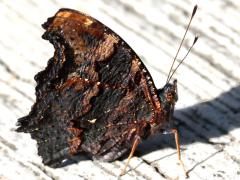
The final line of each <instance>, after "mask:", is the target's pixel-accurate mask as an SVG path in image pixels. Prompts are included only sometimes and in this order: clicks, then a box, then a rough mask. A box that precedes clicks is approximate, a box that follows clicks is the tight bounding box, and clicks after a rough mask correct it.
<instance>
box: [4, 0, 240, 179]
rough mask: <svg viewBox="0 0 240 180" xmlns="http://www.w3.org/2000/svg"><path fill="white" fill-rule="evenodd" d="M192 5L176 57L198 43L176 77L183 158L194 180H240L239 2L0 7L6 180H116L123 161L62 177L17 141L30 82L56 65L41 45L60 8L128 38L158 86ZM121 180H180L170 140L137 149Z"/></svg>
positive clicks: (32, 146) (80, 161)
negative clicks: (49, 65) (43, 25)
mask: <svg viewBox="0 0 240 180" xmlns="http://www.w3.org/2000/svg"><path fill="white" fill-rule="evenodd" d="M194 3H198V5H199V9H198V12H197V14H196V17H195V19H194V20H193V24H192V26H191V29H190V32H189V35H188V37H187V40H186V43H184V47H183V48H182V52H181V53H180V56H179V57H183V56H184V54H185V53H186V49H188V48H189V46H190V45H191V43H192V40H193V38H194V35H195V34H198V35H200V39H199V41H198V43H197V44H196V46H195V48H194V49H193V51H192V53H191V54H190V55H189V56H188V58H187V60H186V61H185V63H184V64H183V65H182V66H181V67H180V68H179V70H178V71H177V73H176V74H175V76H174V77H176V78H177V79H178V87H179V102H178V103H177V109H176V112H175V118H176V120H177V122H178V125H179V128H180V131H181V144H182V149H183V150H182V158H183V160H184V162H185V165H186V168H187V170H189V171H190V173H189V175H190V179H240V86H239V82H240V53H239V52H240V36H239V34H240V6H239V1H237V0H235V1H234V0H222V1H218V0H212V1H199V2H198V1H195V2H192V1H191V0H186V1H175V0H168V1H166V0H161V1H160V0H158V1H157V0H156V1H155V0H148V1H144V0H131V1H128V0H118V1H112V0H102V1H98V0H96V1H93V0H92V1H90V0H82V1H74V0H69V1H55V0H52V1H47V0H41V1H33V0H29V1H24V0H19V1H9V0H3V1H0V22H1V28H0V37H1V38H0V72H1V75H0V179H44V180H45V179H101V178H104V179H116V178H117V176H118V175H119V173H120V170H121V168H122V167H123V166H124V163H125V161H126V160H119V161H115V162H113V163H101V162H93V161H91V160H88V159H87V158H85V157H84V156H78V157H74V158H73V161H74V162H77V163H73V164H71V165H69V166H66V167H64V168H59V169H52V168H49V167H46V166H43V164H42V163H41V158H40V157H39V156H37V148H36V142H35V141H34V140H32V139H31V138H30V135H29V134H24V133H16V132H15V131H14V129H15V128H16V126H15V123H16V121H17V119H18V118H19V117H21V116H23V115H26V114H27V113H28V112H29V110H30V108H31V105H32V104H33V102H34V99H35V95H34V87H35V81H34V79H33V77H34V75H35V74H36V73H37V72H38V71H40V70H42V69H43V68H44V67H45V66H46V63H47V60H48V59H49V58H50V57H52V56H53V47H52V46H51V44H50V43H48V42H46V41H44V40H42V39H41V35H42V33H43V29H42V28H41V26H40V25H41V23H43V22H45V21H46V19H47V18H48V17H49V16H52V15H53V14H54V13H55V12H56V11H57V10H58V9H59V8H60V7H69V8H74V9H77V10H81V11H83V12H86V13H88V14H90V15H91V16H93V17H95V18H97V19H98V20H100V21H101V22H103V23H104V24H106V25H108V26H109V27H111V28H112V29H113V30H114V31H115V32H117V33H118V34H119V35H120V36H122V37H123V38H124V39H125V40H126V41H127V42H128V43H129V44H130V46H131V47H132V48H133V49H134V50H135V51H136V52H137V54H138V55H139V56H140V57H141V58H142V60H143V61H144V63H145V64H146V66H147V67H148V69H149V70H150V72H151V74H152V76H153V78H154V80H155V83H156V85H157V87H161V86H162V85H163V84H164V83H165V81H166V76H167V73H168V71H169V66H170V63H171V61H172V59H173V56H174V55H175V52H176V50H177V48H178V45H179V44H180V40H181V38H182V35H183V33H184V30H185V26H186V24H187V22H188V19H189V16H190V13H191V11H192V8H193V6H194V5H195V4H194ZM130 167H131V170H130V171H129V172H128V173H127V174H126V175H125V176H122V177H121V179H176V178H178V177H180V178H182V177H183V176H182V174H181V168H179V165H178V162H177V155H176V150H175V145H174V139H173V137H172V136H168V135H158V136H156V137H154V138H152V139H150V140H149V141H146V142H144V143H143V144H142V145H140V146H139V148H138V150H137V153H136V154H135V156H134V158H132V160H131V163H130Z"/></svg>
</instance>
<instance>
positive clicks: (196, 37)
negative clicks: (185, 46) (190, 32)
mask: <svg viewBox="0 0 240 180" xmlns="http://www.w3.org/2000/svg"><path fill="white" fill-rule="evenodd" d="M198 38H199V36H195V38H194V41H193V44H195V43H196V42H197V40H198Z"/></svg>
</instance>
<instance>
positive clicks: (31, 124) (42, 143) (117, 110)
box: [18, 9, 160, 164]
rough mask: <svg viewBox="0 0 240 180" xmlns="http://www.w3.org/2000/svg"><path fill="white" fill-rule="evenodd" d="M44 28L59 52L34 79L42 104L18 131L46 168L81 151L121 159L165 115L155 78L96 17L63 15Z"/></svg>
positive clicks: (38, 101) (74, 13)
mask: <svg viewBox="0 0 240 180" xmlns="http://www.w3.org/2000/svg"><path fill="white" fill-rule="evenodd" d="M43 27H44V29H46V32H45V33H44V35H43V38H44V39H47V40H49V41H50V42H51V43H52V44H53V45H54V48H55V53H54V57H53V58H51V59H50V60H49V62H48V65H47V67H46V69H45V70H44V71H42V72H40V73H38V74H37V75H36V76H35V80H36V82H37V87H36V103H35V104H34V105H33V107H32V110H31V112H30V113H29V115H28V116H26V117H23V118H21V119H19V121H18V122H19V125H20V127H19V128H18V131H21V132H29V133H31V136H32V137H33V138H34V139H36V140H37V143H38V153H39V155H41V156H42V158H43V162H44V163H45V164H52V163H53V161H55V162H58V161H59V162H60V161H61V159H62V158H65V157H66V155H68V154H69V155H71V154H76V153H78V152H81V151H84V152H86V153H88V154H89V155H90V156H91V157H93V158H100V159H103V160H107V161H111V160H114V159H116V158H117V157H119V156H121V155H122V153H123V152H125V151H126V150H128V149H129V148H131V145H132V144H131V143H132V140H133V139H134V137H135V136H136V134H140V135H141V136H142V137H143V136H144V135H146V133H147V131H148V129H149V128H150V127H148V126H149V124H148V122H150V121H153V120H155V119H156V116H158V114H157V113H160V110H159V109H160V102H159V100H158V98H157V95H156V89H155V86H154V84H153V83H152V78H151V76H150V74H149V73H148V71H147V70H146V68H145V66H144V65H143V64H142V62H141V61H140V59H139V58H138V56H137V55H136V54H135V53H134V51H133V50H132V49H131V48H130V47H129V46H128V45H127V44H126V43H125V42H124V41H123V40H122V39H121V38H120V37H119V36H118V35H116V34H115V33H114V32H113V31H112V30H110V29H109V28H108V27H106V26H104V25H103V24H102V23H100V22H99V21H97V20H95V19H93V18H92V17H89V16H87V15H84V14H82V13H80V12H77V11H74V10H70V9H61V10H59V11H58V12H57V13H56V15H55V16H54V17H52V18H49V19H48V21H47V22H46V23H45V24H43ZM117 154H118V155H117Z"/></svg>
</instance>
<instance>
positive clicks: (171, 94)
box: [158, 80, 178, 121]
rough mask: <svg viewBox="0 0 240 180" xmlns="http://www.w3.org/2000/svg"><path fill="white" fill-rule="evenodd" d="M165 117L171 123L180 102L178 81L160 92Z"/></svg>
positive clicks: (168, 84) (169, 84)
mask: <svg viewBox="0 0 240 180" xmlns="http://www.w3.org/2000/svg"><path fill="white" fill-rule="evenodd" d="M158 96H159V98H160V101H161V106H162V110H163V113H164V117H165V118H166V120H167V121H170V120H171V118H172V115H173V110H174V106H175V103H176V102H177V100H178V93H177V80H174V81H173V83H167V84H166V85H165V86H164V87H163V88H162V89H159V90H158Z"/></svg>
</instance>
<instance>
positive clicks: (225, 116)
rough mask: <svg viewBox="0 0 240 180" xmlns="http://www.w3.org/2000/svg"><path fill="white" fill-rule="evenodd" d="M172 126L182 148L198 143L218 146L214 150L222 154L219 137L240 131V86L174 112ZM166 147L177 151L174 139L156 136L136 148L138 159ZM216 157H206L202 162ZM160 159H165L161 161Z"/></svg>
mask: <svg viewBox="0 0 240 180" xmlns="http://www.w3.org/2000/svg"><path fill="white" fill-rule="evenodd" d="M174 122H175V125H176V127H177V129H178V130H179V134H180V144H181V145H183V146H184V147H185V145H189V144H193V143H196V142H200V143H207V144H210V145H213V146H217V147H218V148H217V149H219V151H218V152H217V153H219V152H221V151H222V150H223V149H222V148H221V147H223V146H224V144H225V143H224V142H221V141H220V140H219V139H220V137H221V136H223V135H227V134H229V132H231V131H232V130H234V129H236V128H239V127H240V86H237V87H234V88H232V89H230V90H229V91H227V92H224V93H222V94H221V95H219V96H218V97H216V98H214V99H212V100H210V101H206V102H201V103H199V104H196V105H193V106H190V107H187V108H183V109H176V110H175V112H174ZM213 139H214V140H213ZM168 147H171V148H176V145H175V140H174V135H172V134H167V135H163V134H157V135H156V136H154V137H152V138H149V139H148V140H146V141H144V142H143V143H142V144H140V145H139V147H138V148H137V156H143V155H147V154H149V153H151V152H154V151H157V150H159V149H164V148H168ZM183 150H184V149H182V151H183ZM217 153H214V154H212V155H210V156H208V157H206V158H205V159H204V160H203V161H202V162H204V161H206V160H208V159H209V158H211V157H212V156H214V155H216V154H217ZM173 154H176V153H173ZM173 154H169V155H167V156H171V155H173ZM162 158H166V157H161V158H160V159H162ZM160 159H157V160H160ZM157 160H156V161H157ZM202 162H199V163H202ZM199 163H197V164H196V166H197V165H198V164H199ZM194 168H195V167H193V168H192V169H194ZM192 169H191V170H192ZM191 170H190V171H191Z"/></svg>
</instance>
